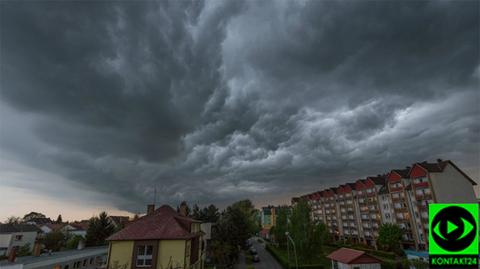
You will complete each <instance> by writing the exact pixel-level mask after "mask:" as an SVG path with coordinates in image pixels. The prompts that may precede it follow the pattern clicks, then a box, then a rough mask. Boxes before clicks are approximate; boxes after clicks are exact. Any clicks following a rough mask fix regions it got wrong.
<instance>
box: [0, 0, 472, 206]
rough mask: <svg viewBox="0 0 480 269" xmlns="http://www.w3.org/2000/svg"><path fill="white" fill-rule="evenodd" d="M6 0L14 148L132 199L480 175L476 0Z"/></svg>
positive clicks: (11, 152) (5, 89)
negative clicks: (446, 170) (447, 164)
mask: <svg viewBox="0 0 480 269" xmlns="http://www.w3.org/2000/svg"><path fill="white" fill-rule="evenodd" d="M0 5H1V6H2V8H1V12H2V14H1V16H0V17H1V18H0V19H1V27H0V31H1V32H0V34H1V56H2V59H1V92H0V98H1V100H2V103H3V104H4V106H5V107H7V106H8V109H7V108H5V109H3V110H2V111H3V112H4V113H1V115H0V119H1V121H2V122H3V124H2V125H3V126H8V127H11V128H12V129H10V130H9V131H4V132H1V136H0V146H1V148H2V151H3V152H4V154H3V155H4V158H9V159H11V158H13V159H15V160H17V161H18V162H20V163H23V164H25V165H27V166H31V167H35V168H37V169H42V170H45V171H48V172H49V173H52V174H56V175H58V176H59V177H62V178H65V179H66V180H69V181H71V182H72V184H73V183H75V184H78V185H79V186H81V187H82V188H84V189H85V190H92V191H95V192H98V193H108V194H110V195H111V196H112V197H117V198H119V199H118V200H116V201H115V203H116V204H117V205H118V206H119V207H120V208H122V209H128V210H137V209H139V208H142V207H143V203H145V202H146V201H149V200H150V199H151V198H150V196H151V193H152V189H153V186H157V188H158V189H159V193H160V196H161V201H162V202H170V203H175V202H178V201H180V200H184V199H186V200H189V201H192V202H200V203H209V202H216V203H220V204H222V203H227V202H229V201H232V200H234V199H238V198H244V197H251V198H253V199H254V200H256V201H259V202H265V199H266V197H269V198H271V197H274V196H279V197H287V196H288V195H291V194H295V193H301V192H305V191H311V190H312V188H320V187H322V186H328V185H333V184H338V183H340V182H345V181H348V180H353V179H356V178H359V177H362V176H365V175H367V174H370V173H375V174H377V173H381V172H385V171H386V169H389V168H396V167H398V166H400V167H402V166H404V165H409V164H410V163H411V162H414V161H420V160H423V159H426V158H429V159H436V158H437V157H443V158H451V159H453V160H455V161H457V162H458V163H459V165H460V166H462V167H465V168H466V169H467V170H468V171H469V172H470V173H472V176H473V177H477V178H478V176H479V173H480V172H479V171H478V166H476V165H478V163H479V162H480V159H479V155H478V152H479V149H480V148H479V145H480V143H479V137H480V136H479V135H480V124H479V122H480V121H479V120H478V117H479V116H478V115H479V112H480V111H479V107H478V101H480V100H479V99H480V98H479V97H480V96H479V92H478V79H479V76H478V70H479V69H478V68H479V61H478V59H479V57H478V56H479V55H478V51H479V41H478V40H479V36H478V32H479V23H478V12H477V11H478V8H479V4H478V2H476V1H461V2H453V1H432V2H426V1H422V2H392V1H388V2H384V1H378V2H372V1H369V2H354V1H347V2H345V1H301V2H293V1H275V2H265V1H246V2H240V1H227V2H217V1H194V2H187V1H162V2H113V3H112V2H109V3H103V2H102V3H101V2H88V3H87V2H64V3H61V2H20V3H17V2H2V3H0ZM17 114H18V115H23V116H22V117H23V118H28V119H29V120H28V121H27V122H25V123H24V124H18V123H15V117H16V115H17ZM16 131H18V132H20V133H21V134H20V135H17V132H16ZM46 180H47V179H46ZM47 181H48V180H47ZM39 191H41V190H39ZM67 197H68V194H66V199H67Z"/></svg>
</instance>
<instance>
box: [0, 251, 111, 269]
mask: <svg viewBox="0 0 480 269" xmlns="http://www.w3.org/2000/svg"><path fill="white" fill-rule="evenodd" d="M107 252H108V247H106V246H102V247H90V248H84V249H82V250H66V251H58V252H52V254H51V255H49V254H42V255H40V256H38V257H35V256H24V257H17V259H16V260H15V262H13V263H11V262H9V261H8V260H3V261H0V267H4V266H9V265H17V264H23V265H32V266H28V267H35V266H34V264H35V263H42V265H44V266H46V265H49V264H50V263H49V262H51V263H52V264H53V263H61V262H64V261H69V260H72V259H81V258H85V257H90V256H96V255H106V254H107Z"/></svg>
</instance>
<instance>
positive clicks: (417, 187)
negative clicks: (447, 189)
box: [413, 182, 428, 189]
mask: <svg viewBox="0 0 480 269" xmlns="http://www.w3.org/2000/svg"><path fill="white" fill-rule="evenodd" d="M413 187H415V188H416V189H419V188H428V182H420V183H414V184H413Z"/></svg>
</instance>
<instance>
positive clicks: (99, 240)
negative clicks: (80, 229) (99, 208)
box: [86, 212, 115, 246]
mask: <svg viewBox="0 0 480 269" xmlns="http://www.w3.org/2000/svg"><path fill="white" fill-rule="evenodd" d="M114 232H115V227H114V226H113V225H112V224H111V223H110V220H109V219H108V215H107V213H105V212H102V213H100V215H99V216H98V217H93V218H91V219H90V223H89V225H88V229H87V236H86V245H87V246H100V245H105V244H106V241H105V240H106V239H107V238H108V237H109V236H110V235H112V234H113V233H114Z"/></svg>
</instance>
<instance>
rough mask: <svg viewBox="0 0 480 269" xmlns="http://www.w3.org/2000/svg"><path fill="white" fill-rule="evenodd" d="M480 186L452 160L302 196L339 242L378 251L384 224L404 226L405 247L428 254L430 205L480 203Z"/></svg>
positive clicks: (316, 219) (393, 171)
mask: <svg viewBox="0 0 480 269" xmlns="http://www.w3.org/2000/svg"><path fill="white" fill-rule="evenodd" d="M474 185H477V183H476V182H475V181H473V180H472V179H471V178H470V177H469V176H468V175H467V174H465V173H464V172H463V171H462V170H461V169H460V168H458V167H457V166H456V165H455V164H454V163H453V162H452V161H450V160H446V161H443V160H440V159H439V160H437V162H434V163H428V162H421V163H414V164H413V165H412V166H410V167H406V168H404V169H393V170H391V171H390V172H388V173H386V174H382V175H377V176H370V177H366V178H365V179H359V180H357V181H355V182H352V183H347V184H343V185H340V186H338V187H334V188H329V189H325V190H321V191H317V192H314V193H310V194H307V195H303V196H301V197H298V198H297V197H295V198H292V203H295V202H297V201H298V200H299V199H305V200H307V201H308V203H309V204H310V206H311V208H312V219H313V220H315V221H321V222H324V223H325V224H326V225H327V227H328V230H329V232H330V233H331V234H332V235H333V237H334V238H335V239H336V240H349V241H352V242H354V243H365V244H368V245H371V246H376V239H377V238H378V235H379V228H380V225H382V224H384V223H393V224H398V225H399V226H400V227H401V228H402V230H403V232H404V233H403V238H402V244H403V247H404V248H415V249H417V250H426V249H428V204H430V203H476V202H477V200H476V198H475V192H474V190H473V186H474Z"/></svg>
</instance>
